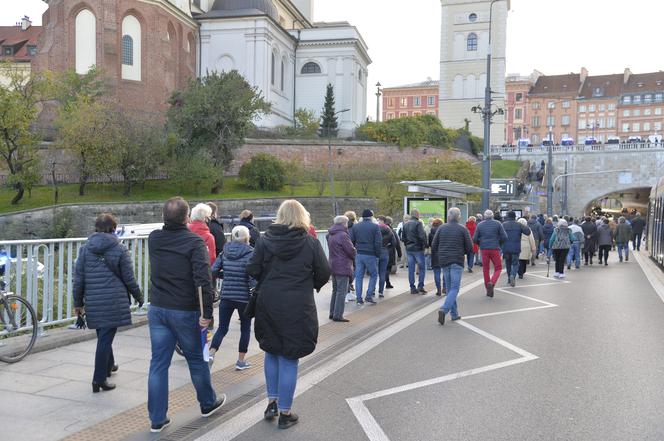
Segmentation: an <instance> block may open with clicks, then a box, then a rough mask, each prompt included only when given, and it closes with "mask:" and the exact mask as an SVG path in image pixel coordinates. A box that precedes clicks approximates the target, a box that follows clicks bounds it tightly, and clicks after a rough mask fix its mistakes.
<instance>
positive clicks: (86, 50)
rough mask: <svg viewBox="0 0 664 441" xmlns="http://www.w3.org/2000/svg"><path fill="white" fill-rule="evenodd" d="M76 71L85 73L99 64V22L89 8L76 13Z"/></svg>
mask: <svg viewBox="0 0 664 441" xmlns="http://www.w3.org/2000/svg"><path fill="white" fill-rule="evenodd" d="M75 25H76V32H75V34H76V36H75V38H76V73H78V74H85V73H87V72H88V71H89V70H90V68H91V67H92V66H95V65H96V64H97V23H96V18H95V16H94V14H93V13H92V12H91V11H90V10H89V9H83V10H82V11H81V12H79V13H78V15H76V23H75Z"/></svg>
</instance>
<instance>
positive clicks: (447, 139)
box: [355, 115, 460, 148]
mask: <svg viewBox="0 0 664 441" xmlns="http://www.w3.org/2000/svg"><path fill="white" fill-rule="evenodd" d="M459 135H460V130H453V129H446V128H445V127H443V125H442V124H441V123H440V120H439V119H438V118H437V117H435V116H433V115H422V116H412V117H406V118H396V119H390V120H387V121H383V122H377V123H376V122H367V123H365V124H362V125H361V126H360V127H358V128H357V130H356V132H355V136H356V137H357V138H358V139H360V140H363V141H376V142H385V143H388V144H397V145H398V146H399V147H401V148H403V147H418V146H420V145H423V144H427V145H431V146H434V147H443V148H450V147H452V146H454V143H455V142H456V140H457V138H458V137H459Z"/></svg>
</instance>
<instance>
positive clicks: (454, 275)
mask: <svg viewBox="0 0 664 441" xmlns="http://www.w3.org/2000/svg"><path fill="white" fill-rule="evenodd" d="M518 261H519V260H518V259H517V262H518ZM462 275H463V266H461V265H457V264H456V263H453V264H452V265H450V266H445V267H443V278H444V279H445V287H446V288H447V297H445V303H443V306H441V307H440V310H441V311H443V312H444V313H445V314H447V313H448V312H449V313H450V314H451V315H452V318H457V317H459V311H458V309H457V296H458V295H459V289H460V288H461V276H462Z"/></svg>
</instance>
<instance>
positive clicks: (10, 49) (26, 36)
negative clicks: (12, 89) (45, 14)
mask: <svg viewBox="0 0 664 441" xmlns="http://www.w3.org/2000/svg"><path fill="white" fill-rule="evenodd" d="M41 33H42V27H41V26H32V22H31V21H30V18H28V17H23V18H22V19H21V21H20V22H19V23H16V26H0V63H8V66H9V68H10V69H12V70H19V71H21V72H22V74H23V75H24V76H25V77H28V76H29V75H30V71H31V68H32V61H33V59H34V58H35V56H36V55H37V42H38V41H39V37H40V36H41ZM8 83H9V78H8V77H7V76H6V74H5V73H4V72H2V70H0V84H2V85H7V84H8Z"/></svg>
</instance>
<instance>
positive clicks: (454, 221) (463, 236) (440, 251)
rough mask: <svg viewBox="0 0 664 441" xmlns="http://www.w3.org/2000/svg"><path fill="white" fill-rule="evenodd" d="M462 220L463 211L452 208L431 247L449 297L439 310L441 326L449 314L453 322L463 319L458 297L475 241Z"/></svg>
mask: <svg viewBox="0 0 664 441" xmlns="http://www.w3.org/2000/svg"><path fill="white" fill-rule="evenodd" d="M460 218H461V210H459V209H458V208H457V207H452V208H450V209H449V210H448V212H447V223H446V224H444V225H441V226H440V227H439V228H438V230H437V231H436V235H435V237H434V238H433V242H432V246H431V249H432V252H434V253H436V255H437V260H438V262H437V263H438V264H439V265H440V266H441V267H442V269H443V278H444V279H445V286H446V287H447V297H446V298H445V302H444V303H443V305H442V306H441V308H440V309H439V310H438V322H439V323H440V324H441V325H444V324H445V316H446V315H447V313H448V312H449V313H450V315H451V317H452V320H453V321H454V320H459V319H460V318H461V316H460V315H459V309H458V306H457V296H458V294H459V289H460V288H461V277H462V276H463V265H464V263H465V262H464V261H465V260H466V259H465V257H466V256H468V255H469V254H471V253H472V252H473V241H472V240H471V238H470V234H469V233H468V230H467V229H466V227H464V226H463V225H461V224H460V223H459V220H460ZM464 255H465V256H464ZM487 266H488V265H487Z"/></svg>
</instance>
